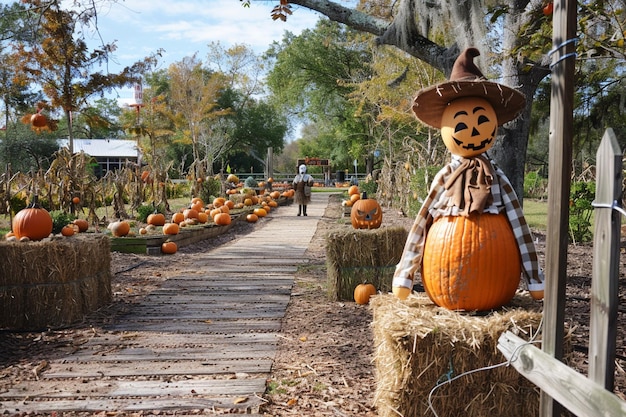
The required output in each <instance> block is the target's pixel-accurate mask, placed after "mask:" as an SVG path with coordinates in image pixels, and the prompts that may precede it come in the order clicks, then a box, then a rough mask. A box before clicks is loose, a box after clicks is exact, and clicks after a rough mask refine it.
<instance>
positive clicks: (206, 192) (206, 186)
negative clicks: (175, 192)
mask: <svg viewBox="0 0 626 417" xmlns="http://www.w3.org/2000/svg"><path fill="white" fill-rule="evenodd" d="M221 192H222V183H221V181H220V180H218V179H215V178H208V179H207V180H206V181H204V182H203V183H202V187H200V194H199V195H198V197H200V198H201V199H202V201H207V202H210V201H213V199H214V198H215V197H217V196H219V195H220V194H221Z"/></svg>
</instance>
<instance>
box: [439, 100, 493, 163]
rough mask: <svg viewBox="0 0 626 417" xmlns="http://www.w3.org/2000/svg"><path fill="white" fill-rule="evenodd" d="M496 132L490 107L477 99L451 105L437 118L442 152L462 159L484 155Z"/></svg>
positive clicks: (456, 101)
mask: <svg viewBox="0 0 626 417" xmlns="http://www.w3.org/2000/svg"><path fill="white" fill-rule="evenodd" d="M497 130H498V119H497V117H496V112H495V111H494V110H493V106H492V105H491V104H490V103H489V102H488V101H487V100H485V99H483V98H480V97H463V98H459V99H456V100H454V101H452V102H451V103H450V104H449V105H448V107H446V109H445V110H444V112H443V115H442V117H441V137H442V138H443V142H444V143H445V144H446V148H448V150H449V151H450V152H452V153H453V154H454V155H458V156H462V157H466V158H470V157H473V156H477V155H480V154H482V153H484V152H487V150H489V149H490V148H491V147H492V146H493V143H494V142H495V140H496V131H497Z"/></svg>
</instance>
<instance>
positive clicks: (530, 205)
mask: <svg viewBox="0 0 626 417" xmlns="http://www.w3.org/2000/svg"><path fill="white" fill-rule="evenodd" d="M524 218H526V223H528V226H530V228H531V229H537V230H541V231H546V229H547V228H548V202H547V201H546V200H530V199H525V200H524Z"/></svg>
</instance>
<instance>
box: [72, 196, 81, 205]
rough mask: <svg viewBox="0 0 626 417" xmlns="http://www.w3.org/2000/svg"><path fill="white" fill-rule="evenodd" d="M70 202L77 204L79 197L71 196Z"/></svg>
mask: <svg viewBox="0 0 626 417" xmlns="http://www.w3.org/2000/svg"><path fill="white" fill-rule="evenodd" d="M72 203H74V204H78V203H80V197H74V198H72Z"/></svg>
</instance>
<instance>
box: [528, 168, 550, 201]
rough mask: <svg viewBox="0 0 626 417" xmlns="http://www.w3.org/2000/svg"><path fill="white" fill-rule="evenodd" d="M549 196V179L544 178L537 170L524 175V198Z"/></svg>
mask: <svg viewBox="0 0 626 417" xmlns="http://www.w3.org/2000/svg"><path fill="white" fill-rule="evenodd" d="M547 197H548V179H547V178H543V177H542V176H540V175H539V173H538V172H537V171H532V172H529V173H527V174H526V176H525V177H524V198H536V199H545V198H547Z"/></svg>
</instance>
